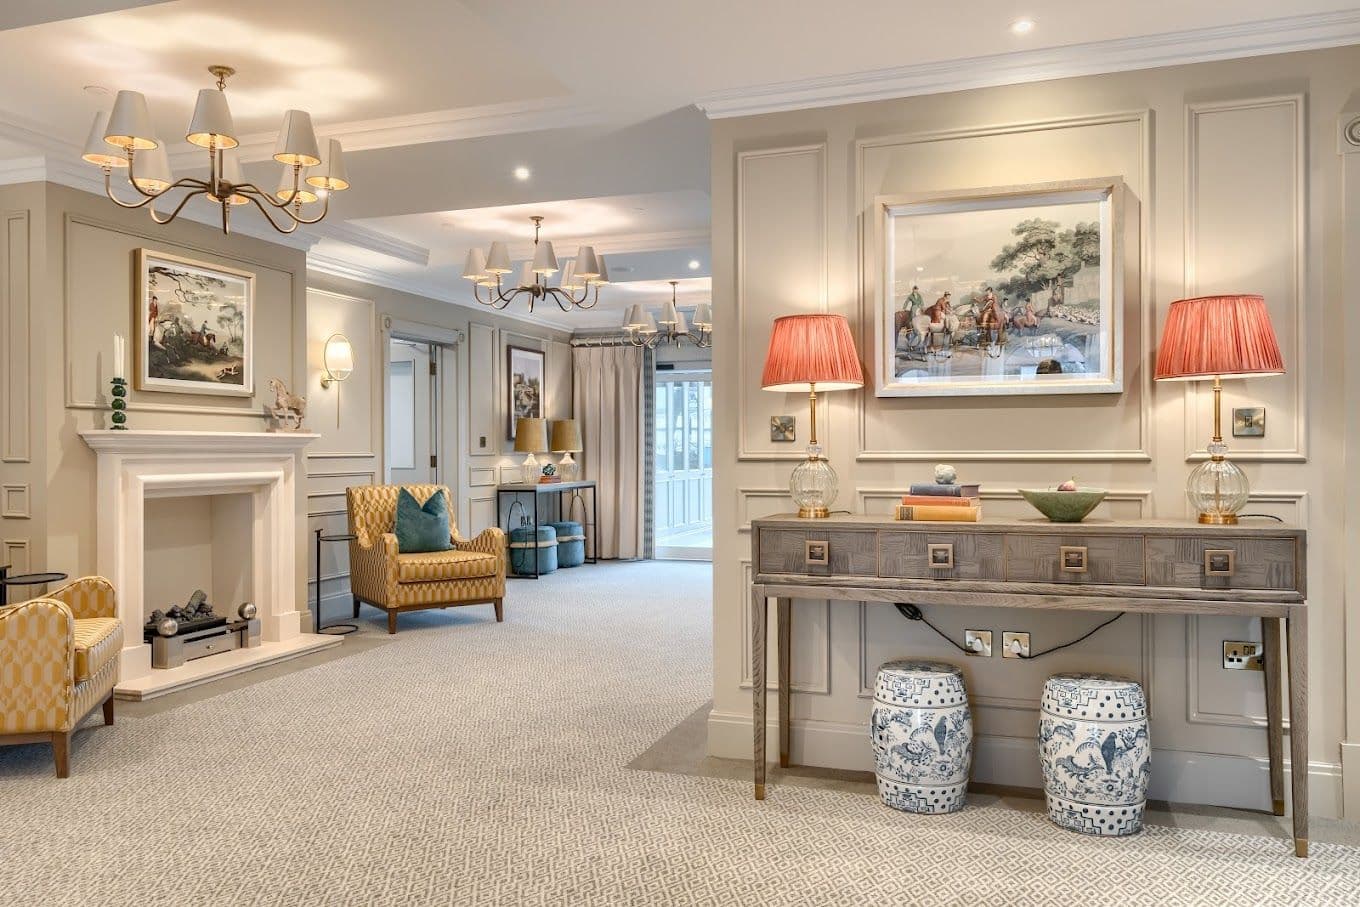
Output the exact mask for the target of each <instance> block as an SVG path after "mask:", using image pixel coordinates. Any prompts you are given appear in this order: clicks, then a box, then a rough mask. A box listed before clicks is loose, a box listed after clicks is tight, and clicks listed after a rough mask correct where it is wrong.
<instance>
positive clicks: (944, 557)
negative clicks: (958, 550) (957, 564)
mask: <svg viewBox="0 0 1360 907" xmlns="http://www.w3.org/2000/svg"><path fill="white" fill-rule="evenodd" d="M926 563H927V564H928V565H929V566H930V569H931V570H953V569H954V543H953V542H931V543H928V544H927V545H926Z"/></svg>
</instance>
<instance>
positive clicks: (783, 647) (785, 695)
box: [776, 598, 793, 768]
mask: <svg viewBox="0 0 1360 907" xmlns="http://www.w3.org/2000/svg"><path fill="white" fill-rule="evenodd" d="M776 601H777V602H778V605H777V607H778V609H779V617H778V620H779V767H780V768H788V767H789V743H790V738H791V731H790V727H789V724H790V721H791V717H792V716H791V715H790V714H789V713H790V704H791V703H790V693H791V689H790V684H792V683H793V677H792V676H791V675H792V668H793V639H792V637H793V599H791V598H780V599H777V600H776Z"/></svg>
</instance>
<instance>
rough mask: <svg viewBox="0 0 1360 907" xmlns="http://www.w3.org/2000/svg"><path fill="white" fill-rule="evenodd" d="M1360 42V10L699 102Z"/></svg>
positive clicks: (947, 83)
mask: <svg viewBox="0 0 1360 907" xmlns="http://www.w3.org/2000/svg"><path fill="white" fill-rule="evenodd" d="M1356 43H1360V10H1354V9H1352V10H1341V11H1338V12H1330V13H1316V14H1312V15H1305V16H1291V17H1286V18H1281V19H1269V20H1264V21H1260V22H1246V23H1243V24H1240V25H1225V26H1216V27H1213V28H1199V29H1190V30H1187V31H1182V32H1172V33H1167V34H1158V35H1146V36H1143V37H1136V38H1118V39H1114V40H1110V41H1093V42H1090V43H1086V44H1071V45H1068V46H1066V47H1053V48H1046V49H1041V50H1023V51H1016V52H1013V53H1004V54H992V55H989V56H983V57H972V58H969V59H963V60H947V61H942V62H938V63H920V64H913V65H911V66H901V67H896V68H893V69H882V70H876V71H872V72H857V73H848V74H843V75H835V76H824V77H820V78H815V79H800V80H796V81H790V82H781V83H774V84H769V85H756V86H751V87H748V88H740V89H732V90H728V91H720V92H715V93H713V94H710V95H707V96H705V97H703V98H700V99H699V100H698V101H696V102H695V106H697V107H698V108H699V109H700V110H702V111H703V112H704V113H705V114H707V115H708V117H709V118H710V119H722V118H726V117H743V116H755V115H758V114H764V113H778V112H781V111H788V110H802V109H807V108H815V107H831V106H835V105H839V104H857V103H861V102H865V101H883V100H889V99H892V98H906V97H914V96H917V95H926V94H938V93H941V92H947V91H960V90H963V89H968V88H987V87H992V86H998V85H1018V84H1022V83H1025V82H1040V81H1045V80H1048V79H1062V78H1069V77H1072V76H1088V75H1097V74H1100V73H1109V72H1127V71H1129V70H1135V69H1151V68H1153V67H1160V66H1179V65H1183V64H1187V63H1204V62H1209V61H1212V60H1225V59H1231V58H1240V57H1257V56H1264V55H1266V54H1279V53H1292V52H1295V51H1301V50H1315V49H1319V48H1325V47H1340V46H1344V45H1348V44H1356Z"/></svg>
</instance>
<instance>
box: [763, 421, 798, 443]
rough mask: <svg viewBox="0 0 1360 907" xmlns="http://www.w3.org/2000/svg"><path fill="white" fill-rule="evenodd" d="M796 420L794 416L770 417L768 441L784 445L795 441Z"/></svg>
mask: <svg viewBox="0 0 1360 907" xmlns="http://www.w3.org/2000/svg"><path fill="white" fill-rule="evenodd" d="M797 424H798V420H797V418H796V417H794V416H771V417H770V440H771V441H778V442H779V443H781V444H782V443H785V442H788V441H793V440H796V436H797V432H796V431H795V428H796V426H797Z"/></svg>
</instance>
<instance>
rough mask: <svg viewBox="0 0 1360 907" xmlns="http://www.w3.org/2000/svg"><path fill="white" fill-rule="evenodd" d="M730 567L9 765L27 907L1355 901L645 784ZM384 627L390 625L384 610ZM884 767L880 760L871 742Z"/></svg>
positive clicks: (996, 829)
mask: <svg viewBox="0 0 1360 907" xmlns="http://www.w3.org/2000/svg"><path fill="white" fill-rule="evenodd" d="M708 599H709V571H708V568H707V567H706V566H702V565H687V564H632V565H613V566H601V567H599V568H589V567H587V568H582V569H579V570H572V571H564V572H560V573H558V574H556V575H554V576H551V577H548V578H545V579H544V580H543V581H541V582H539V583H532V582H514V583H513V584H512V586H511V588H510V591H509V596H508V597H507V600H506V623H504V624H502V625H497V624H495V623H493V622H492V621H491V620H490V609H489V608H483V609H470V610H463V611H450V612H436V613H425V614H413V615H411V616H410V617H409V619H408V618H407V617H403V619H402V621H403V623H402V626H403V631H402V633H401V635H399V636H398V637H396V639H395V640H394V641H392V642H391V643H390V644H386V645H379V646H376V647H374V648H372V649H369V650H367V651H362V652H357V653H356V654H354V655H351V656H348V657H344V658H339V659H337V660H335V661H332V662H328V663H326V664H322V665H319V666H316V667H312V668H308V669H306V670H301V671H297V672H293V673H290V674H288V675H286V676H283V677H278V678H274V679H270V680H266V681H263V682H261V683H257V684H254V685H251V686H248V687H245V688H243V689H238V690H232V691H228V692H224V693H222V694H221V695H218V696H214V697H212V698H209V699H206V700H203V701H198V702H191V703H188V704H185V705H183V706H182V707H179V708H176V709H173V710H171V711H168V712H164V713H161V714H156V715H153V716H151V717H145V718H125V719H123V720H120V722H119V724H118V725H117V726H116V727H114V728H112V729H108V730H104V729H93V730H91V731H89V732H86V733H82V734H81V735H79V737H78V740H77V743H76V745H75V749H74V753H73V757H72V766H73V775H72V777H71V778H70V779H69V780H66V781H57V780H56V779H54V778H53V777H52V771H51V764H50V762H49V756H48V751H47V750H46V748H39V747H16V748H8V749H0V817H3V819H2V821H0V902H3V903H4V904H6V905H20V904H22V905H30V904H33V905H37V904H42V905H54V904H80V905H94V904H99V905H120V904H128V905H132V904H135V905H167V907H168V905H174V907H184V905H200V904H203V905H236V904H259V905H267V904H304V903H305V904H308V905H360V904H382V905H407V904H426V903H429V904H531V905H534V904H542V905H548V904H572V905H576V904H586V905H596V904H598V905H613V904H634V905H657V904H700V905H714V907H727V905H737V904H762V905H765V904H771V905H781V904H809V905H833V904H866V905H868V904H872V905H882V904H1100V905H1112V904H1113V905H1120V907H1124V905H1134V904H1158V905H1167V904H1205V905H1210V904H1212V905H1218V904H1225V903H1234V902H1238V903H1241V902H1245V903H1252V904H1305V903H1306V904H1342V903H1358V902H1360V850H1356V849H1352V848H1346V847H1341V846H1338V845H1328V844H1325V843H1319V842H1314V844H1313V854H1314V855H1313V857H1312V858H1311V859H1309V860H1306V861H1302V860H1295V859H1293V858H1292V857H1290V856H1288V848H1287V847H1286V846H1285V845H1284V844H1283V842H1281V841H1280V840H1277V839H1271V838H1266V837H1250V836H1245V835H1234V834H1226V833H1221V832H1209V831H1195V830H1185V829H1172V828H1165V827H1152V828H1149V829H1148V830H1147V831H1146V832H1145V833H1143V834H1142V835H1139V836H1137V837H1135V838H1132V839H1126V840H1121V841H1102V840H1093V839H1090V838H1084V837H1081V836H1079V835H1074V834H1072V833H1070V832H1065V831H1062V830H1060V829H1057V828H1055V827H1054V826H1052V825H1050V824H1049V822H1048V821H1047V820H1046V819H1044V818H1043V816H1042V815H1039V814H1036V813H1032V812H1024V811H1019V810H1012V809H1007V808H1004V807H999V806H983V807H973V808H969V809H965V810H964V811H963V812H961V813H958V814H955V815H952V816H925V817H911V816H906V815H902V814H898V813H895V812H893V811H891V810H888V809H885V808H883V807H882V806H881V805H880V804H879V803H878V802H877V800H876V798H874V797H873V796H868V795H863V794H855V793H847V792H842V791H832V790H817V789H812V788H806V787H798V786H794V785H781V786H778V787H777V788H775V789H774V790H772V792H771V797H770V799H769V800H768V801H766V802H765V803H764V804H762V805H757V804H756V803H754V802H753V801H752V800H751V799H750V792H749V788H748V786H747V784H746V782H745V781H734V780H723V779H719V778H711V777H695V776H689V775H676V774H662V773H657V772H646V771H632V770H628V769H627V768H625V766H626V765H627V764H628V763H629V762H630V761H631V760H633V759H634V758H635V757H637V756H638V754H639V753H642V752H643V751H645V750H646V749H647V748H648V747H649V746H651V745H652V744H653V743H654V742H655V741H657V740H658V739H660V738H661V737H662V736H664V735H665V734H666V733H667V732H668V731H669V730H670V729H671V728H673V727H674V726H675V725H676V724H678V723H679V722H681V721H682V720H683V719H684V718H685V717H686V716H688V715H690V714H691V713H692V712H694V710H695V709H697V708H699V707H700V706H701V705H702V704H703V703H704V701H705V700H707V699H708V698H709V695H710V685H711V681H710V660H711V645H710V639H709V626H710V622H711V611H710V605H709V604H708ZM365 613H366V618H367V620H368V623H369V624H370V625H371V626H373V627H376V626H377V625H378V624H379V623H380V618H379V617H378V615H377V614H376V612H371V611H366V612H365ZM865 745H866V746H867V745H868V741H867V740H866V742H865Z"/></svg>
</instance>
